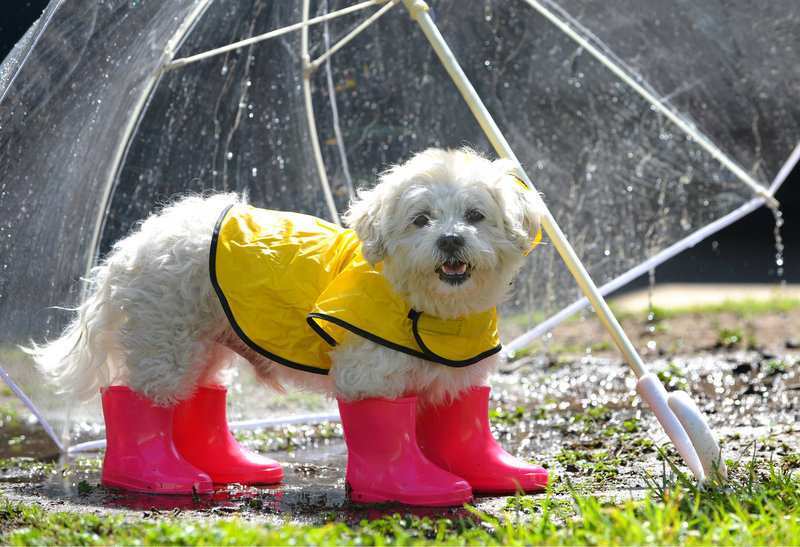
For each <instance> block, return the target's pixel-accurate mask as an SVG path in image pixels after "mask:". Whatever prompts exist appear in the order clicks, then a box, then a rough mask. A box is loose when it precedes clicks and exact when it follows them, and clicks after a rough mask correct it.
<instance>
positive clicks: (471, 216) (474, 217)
mask: <svg viewBox="0 0 800 547" xmlns="http://www.w3.org/2000/svg"><path fill="white" fill-rule="evenodd" d="M483 218H484V217H483V213H481V212H480V211H478V210H477V209H473V210H472V211H470V212H469V213H467V220H468V221H470V222H478V221H481V220H483Z"/></svg>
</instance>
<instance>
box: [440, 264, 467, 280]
mask: <svg viewBox="0 0 800 547" xmlns="http://www.w3.org/2000/svg"><path fill="white" fill-rule="evenodd" d="M471 271H472V266H471V265H469V264H467V263H466V262H458V261H448V262H445V263H444V264H442V265H441V266H439V267H438V268H436V273H438V274H439V279H441V280H442V281H444V282H445V283H449V284H451V285H460V284H461V283H463V282H464V281H466V280H467V279H469V274H470V272H471Z"/></svg>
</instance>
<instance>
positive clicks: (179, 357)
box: [26, 149, 541, 405]
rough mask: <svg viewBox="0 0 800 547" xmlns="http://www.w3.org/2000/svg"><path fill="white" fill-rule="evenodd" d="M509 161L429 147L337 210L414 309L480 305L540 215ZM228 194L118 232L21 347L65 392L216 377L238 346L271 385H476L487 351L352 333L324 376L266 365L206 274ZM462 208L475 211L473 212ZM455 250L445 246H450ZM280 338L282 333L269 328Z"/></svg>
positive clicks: (354, 390) (163, 393)
mask: <svg viewBox="0 0 800 547" xmlns="http://www.w3.org/2000/svg"><path fill="white" fill-rule="evenodd" d="M512 168H513V165H512V164H510V163H509V162H506V161H504V160H496V161H490V160H488V159H485V158H483V157H482V156H480V155H479V154H477V153H475V152H474V151H471V150H467V149H462V150H453V151H448V150H439V149H430V150H426V151H424V152H422V153H420V154H417V155H415V156H414V157H412V158H411V159H410V160H408V161H407V162H405V163H403V164H401V165H398V166H395V167H393V168H391V169H390V170H388V171H387V172H385V173H384V174H382V175H381V177H380V180H379V184H378V185H377V186H375V187H374V188H373V189H371V190H364V191H362V192H360V193H359V196H358V199H357V200H356V201H355V202H354V203H353V204H352V205H351V208H350V210H349V211H348V212H347V214H346V216H345V220H346V222H347V224H348V225H349V226H350V227H351V228H353V230H354V231H355V232H356V234H357V235H358V237H359V239H360V240H361V242H362V244H363V250H364V255H365V257H366V258H367V260H368V261H370V262H371V263H373V264H374V263H376V262H379V261H383V265H384V270H383V271H384V275H385V276H386V278H387V280H388V281H389V283H390V284H391V286H392V287H393V289H394V290H395V291H396V292H397V293H398V294H399V295H401V296H402V297H404V298H405V299H407V301H408V302H409V303H410V304H411V305H412V306H413V307H414V308H415V309H417V310H421V311H425V312H428V313H430V314H433V315H437V316H440V317H443V318H447V317H455V316H463V315H468V314H471V313H476V312H480V311H484V310H486V309H489V308H491V307H493V306H495V305H497V304H498V303H499V302H500V301H502V299H503V298H504V297H505V295H506V292H507V290H508V287H509V285H510V283H511V281H512V279H513V276H514V272H515V271H516V269H517V268H518V267H519V265H520V264H521V262H522V259H523V257H524V254H525V252H526V251H527V250H529V249H530V247H531V245H532V241H533V238H534V236H535V235H536V233H537V232H538V230H539V224H540V220H541V209H540V204H541V201H540V200H538V199H537V198H536V197H535V196H534V195H533V194H532V193H531V192H528V191H526V190H524V189H522V188H521V187H520V186H519V185H518V184H516V183H515V182H514V180H513V177H512V175H510V172H511V169H512ZM245 201H246V197H243V196H237V195H234V194H216V195H210V196H189V197H184V198H181V199H179V200H177V201H175V202H174V203H172V204H171V205H169V206H167V207H165V208H164V209H163V210H161V211H160V212H159V213H156V214H154V215H152V216H150V217H149V218H147V219H146V220H145V221H144V222H142V223H141V224H140V225H139V226H138V227H137V228H136V229H135V230H134V231H133V233H132V234H131V235H129V236H128V237H126V238H124V239H122V240H120V241H119V242H118V243H117V244H116V245H115V246H114V248H113V249H112V251H111V252H110V253H109V254H108V256H107V257H106V258H105V259H104V260H103V261H102V263H101V264H100V265H98V266H97V267H95V268H94V269H93V270H92V272H91V274H90V276H89V279H88V280H87V282H88V296H87V298H86V300H85V301H84V302H83V303H82V304H81V305H80V306H79V307H78V308H77V309H76V310H75V318H74V320H73V321H72V323H71V324H70V325H68V327H67V328H66V329H65V331H64V333H63V335H62V336H61V337H60V338H59V339H57V340H54V341H52V342H50V343H47V344H45V345H43V346H37V345H33V346H32V347H31V348H28V349H27V350H26V351H28V353H30V354H31V355H32V356H33V357H34V359H35V361H36V363H37V365H38V367H39V369H40V370H41V371H42V372H44V373H45V375H46V376H47V377H48V379H49V380H50V381H51V382H52V383H53V384H54V385H56V386H58V387H59V388H60V390H61V391H63V392H65V393H68V394H72V395H76V396H80V397H82V398H88V397H91V396H93V395H95V394H97V393H98V390H99V388H100V387H102V386H106V385H111V384H126V385H129V386H130V387H131V388H132V389H134V390H136V391H140V392H143V393H144V394H145V395H146V396H147V397H149V398H150V399H152V400H154V401H155V402H156V403H157V404H161V405H171V404H174V403H175V402H177V401H180V400H183V399H185V398H187V397H189V396H190V395H191V394H192V393H193V391H194V390H195V388H196V386H197V385H205V384H213V383H220V382H221V381H222V380H223V379H224V378H223V376H224V372H225V371H226V370H229V369H230V367H231V365H232V363H233V361H234V359H235V358H236V355H237V354H238V355H239V356H241V357H243V358H245V359H246V360H247V361H249V362H250V363H251V364H252V365H253V366H254V367H255V370H256V373H257V376H258V377H259V379H260V380H261V381H263V382H265V383H267V384H269V385H271V386H272V387H274V388H275V389H278V390H282V389H283V387H284V386H286V385H291V386H293V387H296V388H299V389H308V390H313V391H317V392H322V393H326V394H328V395H330V396H335V397H338V398H342V399H345V400H356V399H361V398H365V397H385V398H397V397H401V396H405V395H410V394H418V395H419V396H420V401H421V403H423V404H424V403H427V402H434V403H435V402H438V401H441V400H442V399H444V398H446V397H452V396H455V395H456V394H457V393H458V392H460V391H462V390H464V389H467V388H469V387H470V386H473V385H478V384H483V383H485V382H486V381H487V378H488V376H489V375H490V374H491V372H492V371H493V370H494V368H495V365H496V357H490V358H487V359H485V360H483V361H481V362H479V363H477V364H475V365H472V366H468V367H463V368H451V367H447V366H443V365H439V364H435V363H431V362H428V361H425V360H422V359H418V358H415V357H411V356H408V355H405V354H401V353H398V352H395V351H393V350H390V349H387V348H384V347H382V346H378V345H376V344H374V343H373V342H370V341H367V340H365V339H363V338H360V337H358V336H354V335H351V336H348V337H347V338H346V339H345V340H344V341H343V343H342V344H340V345H339V346H338V347H337V348H335V349H334V350H333V351H332V354H331V357H332V361H333V367H332V369H331V373H330V375H328V376H321V375H317V374H309V373H305V372H300V371H296V370H293V369H290V368H288V367H284V366H282V365H279V364H276V363H273V362H272V361H270V360H268V359H266V358H264V357H262V356H260V355H258V354H257V353H255V352H254V351H252V350H251V349H249V348H248V347H247V346H246V345H245V344H244V342H242V341H241V340H240V339H239V338H238V336H237V335H236V334H235V332H234V331H233V329H232V328H231V326H230V324H229V323H228V321H227V319H226V317H225V314H224V311H223V309H222V307H221V305H220V303H219V300H218V298H217V295H216V294H215V292H214V290H213V287H212V285H211V282H210V279H209V271H208V267H209V266H208V263H209V250H210V244H211V238H212V233H213V229H214V226H215V223H216V221H217V219H218V217H219V215H220V213H221V211H222V210H223V209H224V208H225V207H226V205H228V204H230V203H244V202H245ZM472 211H479V212H480V214H481V215H482V217H483V218H481V219H479V220H475V219H474V218H473V219H472V220H470V219H469V215H470V213H471V212H472ZM420 215H425V217H426V219H427V220H428V222H427V223H426V224H425V225H423V226H420V225H418V224H415V219H417V218H418V217H419V216H420ZM443 234H450V235H457V236H460V237H461V238H462V240H463V242H464V244H463V248H461V249H459V251H458V260H460V261H463V262H465V263H468V264H469V265H470V270H469V277H468V279H467V280H466V281H464V282H463V283H461V284H453V283H446V282H444V281H442V280H441V279H440V276H439V274H438V273H437V268H439V267H441V265H442V264H443V263H444V262H445V260H446V259H447V258H448V257H447V256H446V255H445V253H443V252H442V251H441V250H439V246H438V245H437V241H438V240H439V238H440V237H441V236H442V235H443ZM451 259H452V257H451ZM277 334H278V335H280V336H284V335H285V334H286V333H277Z"/></svg>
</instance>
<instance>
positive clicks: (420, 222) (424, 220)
mask: <svg viewBox="0 0 800 547" xmlns="http://www.w3.org/2000/svg"><path fill="white" fill-rule="evenodd" d="M429 221H430V219H429V218H428V215H419V216H417V217H416V218H415V219H414V226H416V227H417V228H422V227H423V226H427V225H428V222H429Z"/></svg>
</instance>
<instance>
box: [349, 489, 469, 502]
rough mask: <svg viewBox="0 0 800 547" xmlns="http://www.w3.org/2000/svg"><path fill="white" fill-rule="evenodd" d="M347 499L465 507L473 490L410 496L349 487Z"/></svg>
mask: <svg viewBox="0 0 800 547" xmlns="http://www.w3.org/2000/svg"><path fill="white" fill-rule="evenodd" d="M347 490H348V491H347V499H349V500H350V501H352V502H353V503H402V504H405V505H420V506H425V507H451V506H456V505H464V504H465V503H469V502H470V501H472V498H473V496H472V490H471V489H470V490H468V491H466V492H456V493H452V494H447V495H442V494H436V495H424V494H423V495H413V494H411V495H408V494H401V495H398V494H389V493H380V492H362V491H358V490H353V489H351V488H350V486H349V485H348V488H347Z"/></svg>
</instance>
